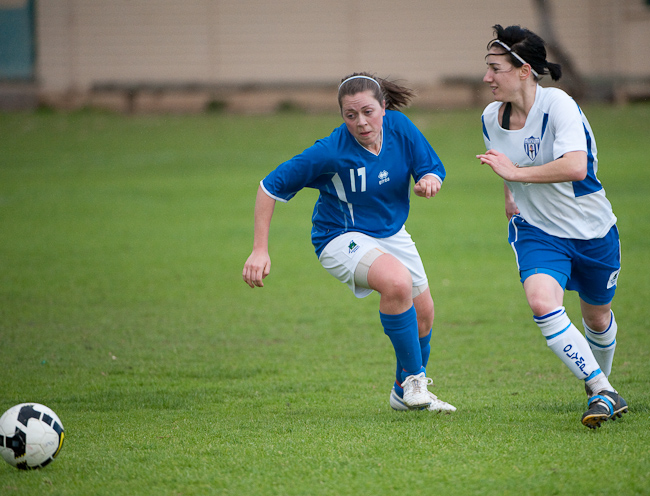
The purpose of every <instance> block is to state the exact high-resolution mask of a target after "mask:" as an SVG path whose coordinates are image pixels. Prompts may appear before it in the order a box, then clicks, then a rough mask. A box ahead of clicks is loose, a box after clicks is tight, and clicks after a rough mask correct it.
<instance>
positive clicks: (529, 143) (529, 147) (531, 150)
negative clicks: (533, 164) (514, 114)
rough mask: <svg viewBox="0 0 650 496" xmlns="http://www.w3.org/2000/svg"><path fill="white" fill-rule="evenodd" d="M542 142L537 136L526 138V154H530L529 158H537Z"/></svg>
mask: <svg viewBox="0 0 650 496" xmlns="http://www.w3.org/2000/svg"><path fill="white" fill-rule="evenodd" d="M541 142H542V140H541V139H540V138H535V137H533V136H531V137H530V138H526V139H525V140H524V149H525V150H526V155H528V158H530V159H531V160H535V157H537V153H538V152H539V145H540V143H541Z"/></svg>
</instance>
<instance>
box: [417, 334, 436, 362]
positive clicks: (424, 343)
mask: <svg viewBox="0 0 650 496" xmlns="http://www.w3.org/2000/svg"><path fill="white" fill-rule="evenodd" d="M431 334H433V333H432V332H431V331H429V334H427V335H426V336H424V337H423V338H420V350H422V366H423V367H424V368H426V367H427V364H428V363H429V355H430V354H431Z"/></svg>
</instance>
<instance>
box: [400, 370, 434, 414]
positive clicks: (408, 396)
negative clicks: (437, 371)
mask: <svg viewBox="0 0 650 496" xmlns="http://www.w3.org/2000/svg"><path fill="white" fill-rule="evenodd" d="M431 383H433V380H432V379H429V378H428V377H427V376H425V375H424V372H420V373H419V374H417V375H409V376H408V377H407V378H406V379H404V381H403V382H402V389H404V397H403V398H402V401H403V402H404V404H405V405H406V406H408V407H409V408H421V407H423V406H424V407H427V406H429V405H430V404H431V396H429V390H428V389H427V386H428V385H429V384H431Z"/></svg>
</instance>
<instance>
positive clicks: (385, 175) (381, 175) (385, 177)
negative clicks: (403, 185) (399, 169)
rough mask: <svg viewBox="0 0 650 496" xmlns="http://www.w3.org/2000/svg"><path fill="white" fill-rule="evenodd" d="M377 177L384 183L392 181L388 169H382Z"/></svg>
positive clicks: (380, 182)
mask: <svg viewBox="0 0 650 496" xmlns="http://www.w3.org/2000/svg"><path fill="white" fill-rule="evenodd" d="M377 177H378V178H379V184H384V183H387V182H388V181H390V177H388V171H387V170H383V171H381V172H380V173H379V176H377Z"/></svg>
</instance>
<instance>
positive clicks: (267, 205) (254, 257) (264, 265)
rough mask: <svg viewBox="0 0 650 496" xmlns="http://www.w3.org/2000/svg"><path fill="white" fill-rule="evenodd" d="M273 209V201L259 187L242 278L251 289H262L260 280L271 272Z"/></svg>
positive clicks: (262, 284)
mask: <svg viewBox="0 0 650 496" xmlns="http://www.w3.org/2000/svg"><path fill="white" fill-rule="evenodd" d="M274 208H275V200H274V199H273V198H271V197H270V196H269V195H267V194H266V193H265V192H264V190H263V189H262V187H261V186H260V187H259V188H258V190H257V198H256V199H255V234H254V239H253V251H252V253H251V254H250V256H249V257H248V260H246V263H245V264H244V270H243V272H242V277H243V278H244V282H245V283H246V284H248V285H249V286H250V287H251V288H254V287H256V286H257V287H260V288H261V287H263V286H264V283H263V282H262V280H263V279H264V278H265V277H266V276H268V275H269V272H270V271H271V257H269V231H270V228H271V218H272V217H273V210H274Z"/></svg>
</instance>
